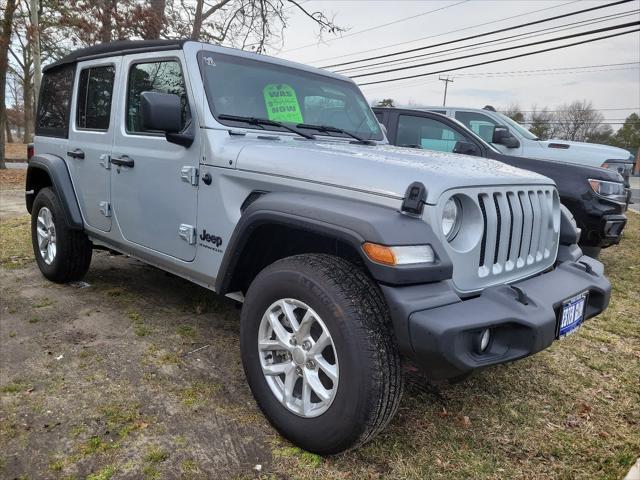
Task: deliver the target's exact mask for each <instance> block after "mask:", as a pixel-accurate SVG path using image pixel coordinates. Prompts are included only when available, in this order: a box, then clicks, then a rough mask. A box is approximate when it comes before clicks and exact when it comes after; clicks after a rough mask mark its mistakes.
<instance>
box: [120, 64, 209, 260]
mask: <svg viewBox="0 0 640 480" xmlns="http://www.w3.org/2000/svg"><path fill="white" fill-rule="evenodd" d="M185 71H186V69H185V67H184V59H183V54H182V51H178V52H163V53H162V54H158V53H142V54H136V55H127V56H125V57H123V60H122V72H121V75H120V83H121V85H122V88H123V93H122V94H121V95H119V96H118V102H119V103H118V107H117V108H118V111H119V112H120V114H119V115H118V117H119V121H118V128H117V131H116V132H115V139H114V148H113V153H112V161H113V160H115V159H119V160H121V161H125V163H126V164H127V165H128V166H127V165H123V166H116V165H114V164H112V166H111V193H112V199H113V208H114V215H115V218H116V220H117V222H118V226H119V227H120V231H121V233H122V235H123V237H124V238H125V239H126V240H128V241H129V242H132V243H134V244H136V245H139V246H142V247H146V248H149V249H152V250H155V251H156V252H160V253H162V254H165V255H169V256H171V257H174V258H177V259H180V260H185V261H191V260H193V259H194V258H195V254H196V242H195V240H196V212H197V192H198V188H197V168H198V165H199V157H200V150H201V143H200V135H199V131H198V132H197V134H196V139H195V141H194V142H193V144H192V145H191V146H190V147H189V148H185V147H183V146H180V145H176V144H174V143H169V142H168V141H167V140H166V138H165V136H164V134H163V133H159V132H153V131H148V130H146V129H145V128H144V127H143V125H142V117H141V111H140V95H141V93H142V92H145V91H156V92H163V93H173V94H176V95H178V96H179V97H180V99H181V101H182V102H181V103H182V123H183V127H184V128H183V129H186V128H187V127H188V126H189V125H190V123H191V122H196V125H197V120H196V117H195V115H196V109H195V105H194V103H193V95H192V94H191V93H190V92H191V88H190V83H189V79H188V76H187V75H186V74H185Z"/></svg>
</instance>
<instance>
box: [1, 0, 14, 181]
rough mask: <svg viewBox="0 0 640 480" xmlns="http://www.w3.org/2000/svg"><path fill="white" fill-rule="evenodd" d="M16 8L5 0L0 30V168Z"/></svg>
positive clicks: (2, 164) (2, 166)
mask: <svg viewBox="0 0 640 480" xmlns="http://www.w3.org/2000/svg"><path fill="white" fill-rule="evenodd" d="M15 10H16V0H7V3H6V6H5V8H4V16H3V18H2V32H0V169H2V168H7V167H6V165H5V163H4V160H5V139H4V132H5V130H6V121H7V108H6V106H5V92H6V83H7V67H8V60H9V59H8V55H9V45H10V43H11V30H12V28H13V17H14V14H15Z"/></svg>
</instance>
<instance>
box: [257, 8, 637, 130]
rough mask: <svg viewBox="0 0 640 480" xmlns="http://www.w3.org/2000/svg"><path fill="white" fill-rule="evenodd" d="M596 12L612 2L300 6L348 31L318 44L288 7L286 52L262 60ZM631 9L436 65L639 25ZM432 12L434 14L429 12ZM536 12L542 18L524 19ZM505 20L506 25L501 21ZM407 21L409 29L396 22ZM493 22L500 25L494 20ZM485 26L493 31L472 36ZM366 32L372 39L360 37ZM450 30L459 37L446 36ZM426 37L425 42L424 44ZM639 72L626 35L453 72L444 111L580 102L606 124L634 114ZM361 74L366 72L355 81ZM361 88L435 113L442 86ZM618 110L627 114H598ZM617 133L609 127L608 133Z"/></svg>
mask: <svg viewBox="0 0 640 480" xmlns="http://www.w3.org/2000/svg"><path fill="white" fill-rule="evenodd" d="M603 3H612V2H611V1H608V2H598V1H570V0H564V1H555V0H548V1H540V0H538V1H529V0H517V1H510V0H471V1H466V2H462V1H461V0H445V1H440V0H307V1H304V2H302V5H303V6H304V7H305V8H307V9H309V10H310V11H312V10H316V9H319V10H322V11H323V12H325V13H326V14H328V15H334V16H335V17H334V18H335V22H336V23H337V24H339V25H340V26H344V27H348V28H349V31H348V32H346V33H344V34H343V38H340V37H335V36H331V35H324V40H325V41H324V42H321V43H318V37H317V29H316V28H314V26H313V24H312V23H310V22H309V21H306V20H305V19H304V16H303V15H302V14H301V13H297V12H295V9H294V8H291V9H290V10H289V12H290V13H291V21H290V27H289V28H288V29H287V30H286V31H285V40H284V46H283V48H282V49H281V51H279V52H278V51H271V52H269V53H270V54H272V55H275V56H279V57H281V58H286V59H289V60H294V61H298V62H302V63H306V64H310V65H314V66H326V65H331V64H335V63H341V62H346V61H350V60H356V59H361V58H365V57H370V56H375V55H382V54H385V53H390V52H394V51H398V50H405V49H410V48H416V47H421V46H424V45H429V44H433V43H440V42H444V41H447V40H452V39H455V38H460V37H463V36H469V35H474V34H478V33H484V32H487V31H491V30H497V29H499V28H505V27H508V26H512V25H516V24H520V23H526V22H529V21H534V20H539V19H542V18H546V17H551V16H556V15H561V14H564V13H568V12H571V11H575V10H582V9H586V8H589V7H593V6H596V5H602V4H603ZM443 7H447V8H443ZM553 7H556V8H553ZM639 8H640V0H634V1H633V2H630V3H626V4H622V5H619V6H616V7H611V8H605V9H601V10H596V11H594V12H589V13H586V14H582V15H577V16H574V17H569V18H565V19H560V20H556V21H554V22H547V23H543V24H540V25H535V26H531V27H527V28H526V29H519V30H515V31H511V32H505V33H503V34H497V35H494V36H491V37H485V38H481V39H478V40H475V42H478V41H484V40H488V39H499V38H503V37H505V36H510V35H514V34H519V33H524V32H533V31H535V30H540V29H543V28H549V27H555V26H560V25H565V24H568V23H571V22H577V21H581V20H588V19H595V18H596V17H602V16H605V15H613V14H623V13H625V12H632V13H631V14H630V15H628V16H626V17H623V18H615V19H611V20H608V21H606V22H602V23H598V24H593V25H578V26H576V27H575V28H574V29H571V30H565V31H562V32H548V33H546V34H545V35H544V36H539V37H536V38H531V39H524V40H522V39H519V40H518V41H517V42H511V43H505V44H503V45H500V46H495V45H489V46H487V47H486V48H485V47H482V48H480V49H477V50H471V51H463V52H454V53H447V54H446V57H440V58H438V60H441V59H442V58H450V57H451V56H460V55H465V54H470V53H477V52H482V51H487V50H491V49H496V48H503V47H509V46H513V45H518V44H523V43H530V42H534V41H538V40H543V39H546V38H552V37H559V36H564V35H570V34H573V33H577V32H581V31H585V30H592V29H597V28H603V27H607V26H611V25H617V24H622V23H628V22H632V21H638V20H640V13H638V9H639ZM437 9H441V10H438V11H433V12H431V13H427V12H429V11H432V10H437ZM541 9H546V10H545V11H539V12H537V13H531V14H528V13H529V12H534V11H536V10H541ZM507 17H512V18H510V19H506V18H507ZM407 18H408V20H403V19H407ZM501 19H506V20H504V21H497V20H501ZM396 21H397V22H396ZM496 21H497V22H496ZM391 22H396V23H393V24H391V25H388V26H381V27H380V28H373V29H372V27H377V26H379V25H383V24H386V23H391ZM486 22H495V23H491V24H490V25H486V26H479V27H477V28H473V27H474V26H476V25H479V24H481V23H486ZM470 27H471V28H470ZM636 28H637V27H636ZM367 29H371V30H369V31H365V32H362V33H359V32H360V31H362V30H367ZM458 29H465V30H464V31H460V32H456V33H447V32H451V31H452V30H458ZM626 30H628V29H626ZM619 31H622V30H619ZM611 33H616V31H614V32H606V33H600V34H596V35H592V36H590V37H580V38H577V39H573V40H564V41H560V42H556V43H551V44H546V45H539V46H537V47H527V48H523V49H518V50H515V51H511V52H504V53H501V54H493V55H485V56H481V57H477V58H473V59H468V60H463V61H457V62H451V63H444V64H439V65H432V66H427V67H422V68H416V69H411V70H405V71H402V72H395V73H392V74H387V76H386V77H385V76H374V77H364V78H360V79H355V80H356V82H358V83H364V82H366V81H372V80H378V79H384V78H392V77H397V76H404V75H411V74H416V73H424V72H429V71H434V70H442V69H445V68H447V67H452V66H460V65H464V64H465V63H473V62H480V61H484V60H489V59H494V58H500V57H504V56H508V55H514V54H518V53H521V52H527V51H534V50H539V49H543V48H548V47H550V46H555V45H558V44H562V43H570V42H576V41H580V40H583V39H586V38H593V37H596V36H602V35H608V34H611ZM425 37H432V38H428V39H425ZM419 39H423V40H419ZM470 42H474V41H473V40H472V41H470ZM398 43H403V44H402V45H398V46H394V47H389V45H391V44H398ZM461 45H464V44H462V43H461V44H454V45H449V46H443V47H439V48H436V49H433V50H428V51H426V52H416V53H413V54H409V55H417V54H420V53H430V52H433V51H438V50H441V49H447V48H452V47H457V46H461ZM358 52H363V53H358ZM394 58H397V57H394ZM383 60H384V59H383ZM435 60H436V59H434V58H433V57H431V58H427V59H422V60H421V62H419V63H426V62H429V61H435ZM377 61H381V60H377ZM416 62H417V60H416ZM629 62H635V63H634V64H631V65H618V66H609V67H590V68H585V69H581V70H580V71H579V73H578V70H571V71H569V72H567V71H552V72H528V73H524V74H516V75H514V74H509V76H504V75H503V76H494V77H489V76H476V77H473V76H471V75H469V74H471V73H474V72H513V71H522V70H527V71H530V70H541V69H554V68H567V67H585V66H590V65H604V64H621V63H629ZM638 63H640V34H639V33H633V34H629V35H625V36H621V37H617V38H612V39H607V40H603V41H599V42H593V43H589V44H586V45H579V46H574V47H569V48H566V49H563V50H558V51H554V52H548V53H543V54H539V55H533V56H529V57H525V58H520V59H513V60H507V61H504V62H499V63H494V64H490V65H484V66H479V67H473V68H469V69H464V70H459V71H457V72H451V76H452V78H453V79H454V83H450V84H449V91H448V94H447V105H451V106H469V107H482V106H484V105H486V104H491V105H495V106H496V107H506V106H507V105H510V104H512V103H518V104H519V105H520V106H521V107H522V108H523V109H524V110H530V109H531V106H532V105H534V104H537V105H538V106H550V107H557V106H559V105H561V104H562V103H565V102H570V101H573V100H583V99H586V100H590V101H592V102H593V105H594V107H595V108H597V109H602V113H603V114H604V115H605V117H606V118H607V119H608V120H612V121H614V120H616V119H623V118H625V117H626V116H627V115H628V114H629V113H631V112H634V111H635V112H640V69H639V68H638V67H639V66H640V65H639V64H638ZM343 68H346V67H343ZM375 68H376V69H379V68H382V67H381V66H380V67H375ZM386 68H390V67H386ZM335 70H337V68H336V69H335ZM594 70H599V71H594ZM362 72H364V70H363V71H361V72H360V73H362ZM354 74H355V72H354ZM362 89H363V91H364V93H365V95H366V96H367V98H368V99H369V100H373V99H380V98H393V99H394V100H395V101H396V103H398V104H408V103H410V102H414V103H417V104H423V105H441V104H442V97H443V91H444V83H443V82H441V81H439V80H438V75H433V76H427V77H422V78H417V79H412V80H403V81H396V82H391V83H384V84H379V85H371V86H364V87H362ZM622 108H624V109H625V110H604V109H622ZM615 128H617V127H616V126H614V129H615Z"/></svg>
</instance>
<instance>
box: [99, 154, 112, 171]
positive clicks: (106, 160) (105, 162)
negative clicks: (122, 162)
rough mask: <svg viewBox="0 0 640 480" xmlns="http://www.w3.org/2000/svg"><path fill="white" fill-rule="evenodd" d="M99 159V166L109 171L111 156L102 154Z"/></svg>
mask: <svg viewBox="0 0 640 480" xmlns="http://www.w3.org/2000/svg"><path fill="white" fill-rule="evenodd" d="M99 158H100V160H99V163H100V165H101V166H103V167H104V168H106V169H107V170H111V155H109V154H108V153H103V154H102V155H100V157H99Z"/></svg>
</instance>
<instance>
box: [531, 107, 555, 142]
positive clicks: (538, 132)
mask: <svg viewBox="0 0 640 480" xmlns="http://www.w3.org/2000/svg"><path fill="white" fill-rule="evenodd" d="M555 121H556V119H555V115H554V114H553V112H550V111H549V109H548V108H547V107H543V108H541V109H538V106H537V105H533V107H531V113H530V115H529V121H528V124H529V130H530V131H531V133H533V134H534V135H535V136H536V137H538V138H540V139H541V140H547V139H549V138H552V137H554V136H555V135H556V130H557V128H556V127H557V124H556V123H555Z"/></svg>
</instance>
